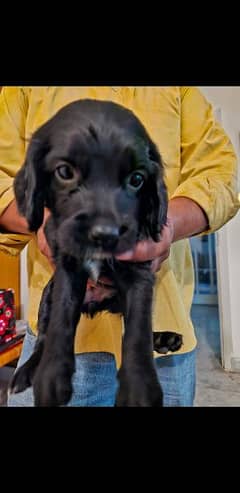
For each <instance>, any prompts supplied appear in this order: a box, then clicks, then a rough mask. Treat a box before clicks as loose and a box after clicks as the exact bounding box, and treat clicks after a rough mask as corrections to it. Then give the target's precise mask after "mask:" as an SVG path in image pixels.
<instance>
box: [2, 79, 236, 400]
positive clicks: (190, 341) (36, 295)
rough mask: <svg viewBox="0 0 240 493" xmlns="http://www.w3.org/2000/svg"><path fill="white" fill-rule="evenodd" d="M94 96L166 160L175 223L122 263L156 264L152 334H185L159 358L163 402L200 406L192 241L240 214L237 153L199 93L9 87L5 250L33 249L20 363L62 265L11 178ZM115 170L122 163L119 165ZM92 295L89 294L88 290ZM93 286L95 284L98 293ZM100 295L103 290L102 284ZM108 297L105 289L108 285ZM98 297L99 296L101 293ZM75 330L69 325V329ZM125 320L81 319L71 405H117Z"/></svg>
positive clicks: (25, 396)
mask: <svg viewBox="0 0 240 493" xmlns="http://www.w3.org/2000/svg"><path fill="white" fill-rule="evenodd" d="M83 98H93V99H102V100H109V101H115V102H117V103H119V104H122V105H123V106H126V107H127V108H129V109H131V110H132V111H133V112H134V113H135V114H136V116H138V118H139V119H140V120H141V122H142V123H143V125H144V126H145V127H146V129H147V131H148V132H149V134H150V136H151V138H152V139H153V141H154V142H155V143H156V144H157V146H158V148H159V151H160V153H161V155H162V158H163V161H164V164H165V181H166V184H167V188H168V197H169V206H168V221H167V224H166V226H165V227H164V229H163V232H162V237H161V241H160V242H158V243H156V242H154V241H152V240H148V241H143V242H139V243H138V244H137V245H136V248H135V249H134V250H133V251H130V252H126V253H124V254H122V255H121V256H119V257H118V258H119V259H120V260H122V261H129V260H130V261H134V262H141V261H146V260H152V269H153V270H154V271H155V272H156V283H155V296H154V306H153V328H154V331H169V330H170V331H173V332H177V333H181V334H182V335H183V345H182V347H181V348H180V350H179V351H178V352H177V353H174V354H167V355H166V356H161V357H160V356H159V354H157V353H155V354H154V356H155V363H156V369H157V373H158V376H159V379H160V382H161V385H162V388H163V393H164V405H165V406H192V405H193V404H194V394H195V357H196V355H195V347H196V337H195V333H194V328H193V325H192V321H191V317H190V309H191V303H192V297H193V291H194V280H193V265H192V258H191V250H190V245H189V240H188V238H189V237H191V236H193V235H197V234H208V233H210V232H214V231H216V230H217V229H219V228H220V227H221V226H222V225H223V224H225V223H226V222H227V221H229V220H230V219H231V218H232V217H233V216H234V215H235V214H236V212H237V211H238V208H239V202H238V199H237V189H236V168H237V164H236V155H235V153H234V150H233V147H232V144H231V142H230V140H229V138H228V137H227V135H226V133H225V132H224V130H223V129H222V128H221V127H220V125H219V124H218V123H217V122H216V121H215V119H214V116H213V112H212V108H211V105H210V104H209V103H208V102H207V101H206V99H205V98H204V96H203V95H202V94H201V92H200V91H199V90H198V89H197V88H195V87H4V88H3V89H2V92H1V95H0V122H1V125H0V129H1V130H0V228H1V229H0V231H1V233H0V248H1V250H3V251H7V252H9V253H10V254H13V255H15V254H18V253H19V252H20V251H21V249H22V248H23V246H24V245H25V244H26V243H29V245H28V278H29V316H28V321H29V329H28V331H27V334H26V337H25V340H24V345H23V351H22V355H21V357H20V359H19V362H18V365H22V364H23V362H24V361H25V360H27V359H28V358H29V356H30V355H31V353H32V351H33V347H34V344H35V340H36V323H37V314H38V306H39V301H40V298H41V294H42V290H43V288H44V286H45V285H46V283H47V282H48V280H49V278H50V277H51V275H52V270H53V269H54V264H53V261H52V256H51V251H50V248H49V245H48V244H47V241H46V238H45V235H44V224H45V222H46V220H47V217H48V214H49V212H48V210H45V217H44V224H43V225H42V226H41V227H40V229H39V230H38V232H37V234H36V235H31V234H30V233H29V231H28V225H27V222H26V220H25V219H24V218H23V217H22V216H20V215H19V213H18V211H17V207H16V202H15V199H14V194H13V188H12V184H13V179H14V176H15V175H16V173H17V171H18V170H19V168H20V167H21V166H22V164H23V162H24V157H25V153H26V148H27V145H28V142H29V139H30V137H31V135H32V133H33V132H34V131H35V130H36V129H37V128H38V127H40V126H41V125H42V124H43V123H44V122H46V121H47V120H48V119H49V118H50V117H51V116H53V115H54V114H55V113H56V112H57V111H58V110H59V109H60V108H61V107H63V106H64V105H66V104H67V103H69V102H71V101H75V100H78V99H83ZM113 165H114V163H113ZM89 289H90V288H89ZM91 289H94V286H92V287H91ZM95 289H96V296H97V295H99V289H100V287H99V286H96V287H95ZM101 289H102V290H103V293H102V295H104V289H105V288H104V283H103V285H102V288H101ZM97 293H98V294H97ZM66 330H67V327H66ZM121 338H122V320H121V317H120V316H118V315H113V314H110V313H107V312H101V313H99V314H97V316H96V317H94V318H93V319H89V318H87V317H86V316H84V315H83V316H82V317H81V320H80V323H79V325H78V329H77V333H76V338H75V353H76V358H75V360H76V371H75V374H74V378H73V387H74V392H73V395H72V399H71V401H70V402H69V404H68V405H72V406H112V405H114V402H115V395H116V388H117V379H116V372H117V368H119V366H120V364H121ZM9 405H11V406H32V405H33V395H32V389H31V388H29V389H27V390H26V391H24V392H22V393H19V394H15V395H12V396H11V397H10V398H9Z"/></svg>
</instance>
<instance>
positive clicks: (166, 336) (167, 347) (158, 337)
mask: <svg viewBox="0 0 240 493" xmlns="http://www.w3.org/2000/svg"><path fill="white" fill-rule="evenodd" d="M182 344H183V336H182V335H181V334H177V333H176V332H167V331H165V332H153V347H154V350H155V351H157V353H160V354H166V353H168V351H171V352H175V351H178V349H180V347H181V346H182Z"/></svg>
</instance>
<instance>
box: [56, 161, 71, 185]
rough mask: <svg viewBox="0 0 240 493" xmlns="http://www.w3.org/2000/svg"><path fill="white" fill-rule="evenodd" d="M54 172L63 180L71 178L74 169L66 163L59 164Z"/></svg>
mask: <svg viewBox="0 0 240 493" xmlns="http://www.w3.org/2000/svg"><path fill="white" fill-rule="evenodd" d="M55 173H56V175H57V177H58V178H60V179H61V180H64V181H67V180H72V179H73V178H74V176H75V173H74V169H73V168H72V167H71V166H69V165H68V164H61V165H60V166H58V167H57V168H56V171H55Z"/></svg>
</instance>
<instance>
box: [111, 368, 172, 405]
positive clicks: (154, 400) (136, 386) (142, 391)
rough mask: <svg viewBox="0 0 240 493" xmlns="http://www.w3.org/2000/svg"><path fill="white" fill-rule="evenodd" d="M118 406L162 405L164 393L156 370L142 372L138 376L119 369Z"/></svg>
mask: <svg viewBox="0 0 240 493" xmlns="http://www.w3.org/2000/svg"><path fill="white" fill-rule="evenodd" d="M118 378H119V381H120V382H119V389H118V393H117V398H116V403H115V406H117V407H162V405H163V393H162V389H161V386H160V384H159V382H158V379H157V376H156V375H155V372H153V371H151V373H150V372H149V373H147V372H144V373H143V372H141V373H139V375H138V376H137V375H136V374H135V376H133V375H131V376H130V378H129V373H128V374H127V375H126V373H125V372H124V371H121V369H120V370H119V373H118Z"/></svg>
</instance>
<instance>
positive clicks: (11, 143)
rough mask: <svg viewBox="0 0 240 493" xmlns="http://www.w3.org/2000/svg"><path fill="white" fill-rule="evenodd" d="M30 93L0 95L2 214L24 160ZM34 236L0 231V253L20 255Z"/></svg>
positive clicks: (13, 89) (10, 89) (9, 91)
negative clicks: (28, 95)
mask: <svg viewBox="0 0 240 493" xmlns="http://www.w3.org/2000/svg"><path fill="white" fill-rule="evenodd" d="M27 109H28V97H27V89H24V88H20V87H4V88H3V89H2V91H1V93H0V214H2V212H3V211H4V210H5V209H6V207H7V206H8V205H9V204H10V202H12V200H13V199H14V192H13V180H14V177H15V175H16V173H17V171H18V170H19V168H20V167H21V166H22V164H23V161H24V157H25V121H26V116H27ZM30 239H31V235H30V234H29V235H23V234H18V233H17V234H14V233H13V234H12V233H6V232H3V231H1V230H0V250H1V251H4V252H7V253H10V254H12V255H17V254H18V253H19V252H20V251H21V249H22V248H23V247H24V246H25V245H26V243H27V242H28V241H29V240H30Z"/></svg>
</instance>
